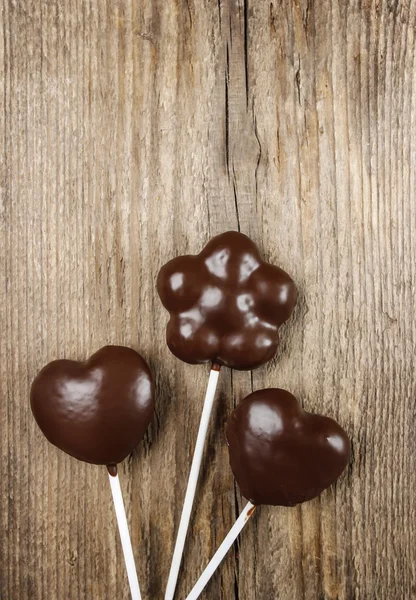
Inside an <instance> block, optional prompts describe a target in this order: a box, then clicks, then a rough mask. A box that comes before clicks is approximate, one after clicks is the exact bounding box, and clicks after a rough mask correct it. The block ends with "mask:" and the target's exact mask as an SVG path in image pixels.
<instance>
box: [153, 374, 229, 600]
mask: <svg viewBox="0 0 416 600" xmlns="http://www.w3.org/2000/svg"><path fill="white" fill-rule="evenodd" d="M219 374H220V370H219V367H218V366H217V365H213V367H212V369H211V371H210V374H209V380H208V386H207V391H206V394H205V400H204V407H203V409H202V415H201V422H200V424H199V430H198V437H197V438H196V444H195V451H194V456H193V459H192V466H191V472H190V473H189V479H188V487H187V488H186V494H185V501H184V504H183V509H182V515H181V520H180V523H179V529H178V535H177V538H176V544H175V550H174V552H173V558H172V564H171V566H170V573H169V578H168V584H167V587H166V592H165V600H173V597H174V595H175V589H176V583H177V581H178V574H179V568H180V566H181V561H182V554H183V548H184V546H185V539H186V534H187V533H188V526H189V520H190V518H191V512H192V505H193V503H194V497H195V490H196V485H197V483H198V476H199V470H200V468H201V461H202V455H203V453H204V446H205V438H206V437H207V431H208V424H209V419H210V416H211V411H212V405H213V403H214V397H215V390H216V389H217V383H218V377H219Z"/></svg>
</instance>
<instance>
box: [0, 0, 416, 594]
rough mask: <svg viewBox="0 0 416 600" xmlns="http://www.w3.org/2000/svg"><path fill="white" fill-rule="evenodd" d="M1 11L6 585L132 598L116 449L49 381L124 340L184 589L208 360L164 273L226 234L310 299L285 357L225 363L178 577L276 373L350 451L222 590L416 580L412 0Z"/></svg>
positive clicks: (134, 492) (136, 483) (413, 588)
mask: <svg viewBox="0 0 416 600" xmlns="http://www.w3.org/2000/svg"><path fill="white" fill-rule="evenodd" d="M0 21H1V26H0V31H1V33H0V35H1V42H0V77H1V83H0V87H1V93H0V133H1V142H0V144H1V170H0V186H1V187H0V189H1V205H0V227H1V241H2V243H1V270H0V271H1V272H0V277H1V280H0V318H1V321H0V344H1V348H0V352H1V354H0V374H1V376H0V385H1V408H0V419H1V420H0V427H1V429H0V431H1V435H0V449H1V461H0V476H1V479H0V482H1V483H0V490H1V491H0V523H1V539H0V548H1V555H0V589H1V592H0V595H1V599H2V600H17V599H26V598H27V599H30V600H44V599H46V598H47V599H48V600H54V599H56V600H81V599H82V600H83V599H89V600H90V599H94V600H95V599H97V600H104V599H108V600H110V599H113V598H117V599H122V598H125V599H127V598H129V592H128V585H127V580H126V576H125V571H124V566H123V560H122V555H121V549H120V546H119V539H118V533H117V529H116V523H115V517H114V513H113V507H112V504H111V498H110V491H109V485H108V481H107V476H106V472H105V470H104V468H100V467H94V466H91V465H85V464H81V463H79V462H77V461H75V460H74V459H72V458H70V457H68V456H66V455H64V454H63V453H61V452H59V451H58V450H57V449H56V448H54V447H52V446H50V445H49V444H48V443H47V442H46V440H45V438H43V436H42V434H41V433H40V431H39V430H38V428H37V426H36V424H35V422H34V420H33V418H32V415H31V413H30V410H29V402H28V392H29V386H30V383H31V380H32V379H33V377H34V376H35V374H36V373H37V371H38V370H39V369H40V368H41V367H42V366H43V365H44V364H45V363H47V362H48V361H50V360H52V359H55V358H58V357H67V358H73V359H84V358H86V357H87V356H88V355H89V354H90V353H92V352H94V351H96V350H97V349H98V348H100V347H101V346H102V345H104V344H107V343H120V344H126V345H131V346H133V347H134V348H137V349H139V350H140V351H141V352H142V353H143V354H144V356H145V357H146V358H147V359H148V360H149V362H150V364H151V366H152V368H153V370H154V372H155V373H156V377H157V386H158V396H157V416H156V417H155V419H154V422H153V424H152V426H151V428H150V429H149V433H148V436H147V437H146V440H145V442H144V443H142V444H141V445H140V446H139V447H138V449H137V451H135V453H134V455H133V456H132V457H131V459H129V460H128V461H125V463H124V464H123V465H122V467H121V469H120V470H121V482H122V486H123V489H124V492H125V499H126V503H127V507H128V516H129V520H130V523H131V528H132V537H133V542H134V546H135V553H136V559H137V564H138V568H139V572H140V577H139V579H140V582H141V587H142V591H143V596H144V599H151V600H154V599H159V598H162V594H163V590H164V586H165V583H166V579H167V574H168V570H169V564H170V557H171V554H172V550H173V542H174V533H175V528H176V527H177V526H178V521H179V516H180V511H181V505H182V500H183V496H184V490H185V484H186V479H187V474H188V471H189V465H190V460H191V455H192V450H193V445H194V441H195V438H196V430H197V425H198V421H199V416H200V413H201V405H202V398H203V394H204V390H205V385H206V381H207V375H208V368H207V367H204V366H198V367H195V366H189V365H185V364H182V363H181V362H180V361H178V360H177V359H175V358H174V357H173V356H172V355H171V354H170V353H169V351H168V349H167V347H166V345H165V343H164V326H165V323H166V321H167V315H166V313H165V312H164V310H163V309H162V307H161V305H160V303H159V300H158V298H157V295H156V292H155V276H156V274H157V271H158V269H159V267H160V266H161V265H162V264H163V263H164V262H166V261H167V260H168V259H170V258H172V257H173V256H175V255H176V254H178V253H185V252H197V251H199V250H200V249H201V247H202V246H203V244H204V243H205V242H206V241H207V240H208V239H209V238H210V236H212V235H214V234H217V233H220V232H222V231H225V230H227V229H240V230H241V231H243V232H245V233H247V234H249V235H250V236H251V237H252V238H253V239H254V240H255V241H256V242H257V243H258V244H259V246H260V248H261V250H262V251H263V252H264V255H265V256H266V257H267V259H269V260H270V261H272V262H275V263H277V264H279V265H280V266H282V267H283V268H284V269H286V270H287V271H289V273H291V274H292V275H293V277H294V279H295V281H296V282H297V285H298V288H299V292H300V302H299V305H298V307H297V310H296V313H295V315H294V317H293V318H292V320H291V321H290V322H289V323H288V324H287V325H286V326H285V327H284V328H283V330H282V344H281V346H280V350H279V354H278V357H277V360H276V361H273V363H271V364H269V365H268V366H267V367H263V368H260V369H258V370H257V371H255V372H253V373H232V372H230V371H229V370H224V373H222V375H221V381H220V393H219V397H218V401H217V404H216V410H215V419H214V420H213V423H212V429H211V433H210V438H209V446H208V451H207V454H206V459H205V463H204V465H205V466H204V470H203V476H202V479H201V484H200V487H199V489H198V496H197V499H198V501H197V508H196V511H195V513H194V518H193V521H192V529H191V532H190V536H189V539H188V543H187V547H186V554H185V567H184V568H183V570H182V573H181V583H180V588H179V593H178V598H182V599H184V598H185V595H186V592H187V591H189V589H190V588H191V587H192V584H193V583H194V581H195V580H196V578H197V576H198V575H199V573H200V572H201V571H202V569H203V567H204V566H205V564H206V563H207V560H208V558H209V557H210V556H211V555H212V553H213V551H214V549H215V548H216V547H217V545H218V544H219V542H220V541H221V540H222V538H223V536H224V534H225V532H226V531H227V530H228V529H229V527H230V525H231V524H232V522H233V520H234V518H235V516H236V513H237V512H238V511H239V510H240V509H241V507H242V505H243V502H244V499H242V498H241V496H240V495H239V493H238V490H236V488H235V486H234V483H233V478H232V476H231V472H230V469H229V467H228V454H227V450H226V446H225V442H224V428H225V424H226V421H227V418H228V415H229V414H230V412H231V410H232V408H233V406H234V405H235V404H236V403H237V402H238V401H239V400H240V399H241V398H242V397H243V396H244V395H246V394H247V393H249V392H250V391H251V390H252V389H260V388H262V387H268V386H281V387H285V388H287V389H289V390H290V391H292V392H294V393H295V394H297V395H298V396H299V397H300V398H301V399H302V401H303V402H304V404H305V406H306V407H307V408H308V409H310V410H313V411H320V412H323V413H326V414H328V415H331V416H333V417H335V418H337V419H338V420H339V421H340V423H341V424H342V425H343V426H344V427H345V428H346V429H347V431H348V432H349V434H350V435H351V437H352V443H353V456H352V462H351V466H350V468H349V470H348V472H347V473H346V475H345V476H343V477H342V479H341V480H340V481H339V483H338V484H337V485H336V487H334V488H333V489H331V490H329V491H327V492H325V493H324V494H323V495H322V497H321V498H320V499H317V500H314V501H312V502H309V503H307V504H305V505H304V506H301V507H298V508H294V509H283V508H280V509H279V508H269V507H262V508H261V510H259V511H258V514H257V515H256V517H255V519H254V520H253V521H252V522H251V523H250V525H249V526H248V527H247V528H246V530H245V531H244V533H243V535H242V536H241V538H240V541H239V544H238V547H236V548H235V550H234V551H232V552H230V554H229V555H228V557H227V559H226V561H225V562H224V564H223V565H222V567H221V569H220V570H219V571H218V573H217V575H216V576H215V578H214V579H213V580H212V582H211V583H210V585H209V587H208V588H207V591H206V593H205V594H204V596H203V597H204V598H209V599H212V600H218V599H224V600H230V599H231V600H232V599H234V600H237V599H239V600H243V599H244V600H274V599H279V600H298V599H305V600H315V599H318V600H323V599H326V600H329V599H331V600H335V599H343V600H347V599H348V600H350V599H360V600H373V599H374V600H384V599H386V600H396V599H397V600H407V599H411V598H415V597H416V543H415V541H416V538H415V534H416V531H415V529H416V525H415V523H416V514H415V512H416V511H415V506H416V503H415V491H416V490H415V482H416V460H415V456H416V442H415V412H416V408H415V406H416V405H415V398H416V390H415V378H414V372H415V360H414V350H415V341H416V330H415V320H414V318H413V315H414V309H415V268H416V267H415V265H416V228H415V225H416V202H415V199H416V198H415V186H416V149H415V136H416V65H415V64H414V60H415V50H416V47H415V31H416V2H415V0H377V1H371V0H351V1H347V0H332V1H331V0H320V1H319V2H318V1H317V2H313V0H271V1H264V0H256V1H255V0H245V1H243V0H240V1H237V0H218V1H216V0H175V1H174V0H140V1H134V0H125V1H122V0H118V1H116V0H85V1H84V0H65V1H64V0H43V1H41V0H3V1H2V2H1V4H0Z"/></svg>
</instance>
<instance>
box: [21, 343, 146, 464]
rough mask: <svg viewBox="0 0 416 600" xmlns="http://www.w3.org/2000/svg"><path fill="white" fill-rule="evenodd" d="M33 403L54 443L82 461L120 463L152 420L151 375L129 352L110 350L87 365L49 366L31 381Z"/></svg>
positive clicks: (137, 356) (68, 362)
mask: <svg viewBox="0 0 416 600" xmlns="http://www.w3.org/2000/svg"><path fill="white" fill-rule="evenodd" d="M30 403H31V407H32V411H33V415H34V417H35V419H36V421H37V423H38V425H39V427H40V428H41V430H42V431H43V433H44V434H45V436H46V437H47V439H48V440H49V441H50V442H51V443H52V444H54V445H55V446H57V447H58V448H60V449H61V450H63V451H64V452H67V453H68V454H70V455H71V456H74V457H75V458H78V459H79V460H83V461H86V462H89V463H94V464H97V465H110V466H111V465H116V464H117V463H119V462H121V461H122V460H124V459H125V458H126V457H127V456H128V455H129V454H130V453H131V452H132V451H133V449H134V448H135V446H136V445H137V444H138V443H139V442H140V440H141V439H142V438H143V436H144V434H145V431H146V429H147V426H148V425H149V423H150V421H151V420H152V416H153V410H154V384H153V377H152V374H151V372H150V369H149V366H148V365H147V363H146V361H145V360H144V359H143V358H142V357H141V356H140V354H138V353H137V352H135V351H134V350H132V349H131V348H125V347H122V346H106V347H105V348H101V350H99V351H98V352H96V353H95V354H93V355H92V356H91V357H90V358H89V359H88V360H87V361H86V362H76V361H72V360H56V361H54V362H51V363H49V364H48V365H46V367H44V368H43V369H42V370H41V371H40V373H39V374H38V375H37V377H36V378H35V380H34V381H33V384H32V388H31V395H30ZM111 471H113V474H114V468H112V469H111V468H110V472H111Z"/></svg>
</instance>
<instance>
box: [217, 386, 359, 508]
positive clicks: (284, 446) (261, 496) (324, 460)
mask: <svg viewBox="0 0 416 600" xmlns="http://www.w3.org/2000/svg"><path fill="white" fill-rule="evenodd" d="M227 441H228V446H229V453H230V465H231V469H232V471H233V473H234V477H235V479H236V481H237V483H238V485H239V487H240V490H241V493H242V494H243V496H245V497H246V498H248V499H249V500H250V501H251V502H252V503H253V504H255V505H259V504H272V505H279V506H294V505H296V504H299V503H300V502H305V501H307V500H311V499H312V498H315V497H316V496H319V494H320V493H321V492H322V491H323V490H324V489H326V488H327V487H329V486H330V485H331V484H332V483H334V481H335V480H336V479H338V477H339V476H340V475H341V473H342V472H343V470H344V469H345V467H346V466H347V464H348V461H349V456H350V442H349V439H348V436H347V434H346V433H345V431H344V430H343V429H342V427H341V426H340V425H338V423H337V422H336V421H334V420H333V419H330V418H329V417H324V416H321V415H316V414H312V413H308V412H306V411H305V410H303V408H302V407H301V406H300V404H299V402H298V401H297V400H296V398H295V397H294V396H293V395H292V394H290V393H289V392H287V391H286V390H281V389H267V390H259V391H257V392H254V393H253V394H250V395H249V396H247V397H246V398H244V400H242V401H241V402H240V404H239V405H238V406H237V408H236V409H235V410H234V411H233V413H232V414H231V417H230V420H229V422H228V426H227Z"/></svg>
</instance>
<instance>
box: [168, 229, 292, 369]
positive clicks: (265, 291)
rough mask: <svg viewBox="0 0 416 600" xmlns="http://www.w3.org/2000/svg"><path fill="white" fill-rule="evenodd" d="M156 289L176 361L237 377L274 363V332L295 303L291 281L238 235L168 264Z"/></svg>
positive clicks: (218, 239)
mask: <svg viewBox="0 0 416 600" xmlns="http://www.w3.org/2000/svg"><path fill="white" fill-rule="evenodd" d="M157 289H158V293H159V296H160V298H161V300H162V303H163V305H164V306H165V308H166V309H167V310H168V311H169V313H170V320H169V323H168V326H167V332H166V337H167V344H168V346H169V348H170V350H171V351H172V352H173V354H175V356H177V357H178V358H180V359H181V360H183V361H185V362H187V363H191V364H197V363H204V362H208V361H212V362H213V363H217V364H219V365H225V366H227V367H231V368H233V369H240V370H249V369H254V368H256V367H259V366H260V365H262V364H264V363H265V362H267V361H269V360H270V359H272V358H273V356H274V355H275V353H276V349H277V344H278V341H279V326H280V325H281V324H282V323H283V322H284V321H286V320H287V319H288V318H289V317H290V315H291V313H292V311H293V308H294V306H295V304H296V288H295V285H294V283H293V281H292V279H291V278H290V277H289V275H288V274H287V273H285V271H283V270H282V269H280V268H279V267H276V266H274V265H271V264H269V263H267V262H265V261H264V260H263V259H262V258H261V256H260V253H259V251H258V249H257V247H256V245H255V244H254V242H252V241H251V240H250V239H249V238H248V237H247V236H245V235H243V234H242V233H238V232H236V231H229V232H227V233H223V234H221V235H218V236H217V237H214V238H212V239H211V240H210V241H209V242H208V244H207V245H206V246H205V248H204V249H203V250H202V252H200V254H197V255H195V256H194V255H189V256H179V257H177V258H174V259H173V260H171V261H170V262H168V263H167V264H166V265H164V266H163V267H162V268H161V270H160V272H159V276H158V279H157Z"/></svg>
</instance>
